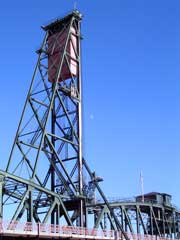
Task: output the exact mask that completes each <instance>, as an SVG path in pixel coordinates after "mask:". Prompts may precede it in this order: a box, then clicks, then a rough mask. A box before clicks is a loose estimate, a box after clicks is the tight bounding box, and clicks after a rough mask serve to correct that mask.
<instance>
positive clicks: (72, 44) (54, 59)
mask: <svg viewBox="0 0 180 240" xmlns="http://www.w3.org/2000/svg"><path fill="white" fill-rule="evenodd" d="M73 33H74V34H73ZM75 33H76V32H75V29H74V28H71V34H70V38H69V41H68V44H67V53H68V54H69V56H68V57H67V59H68V61H69V67H68V65H67V63H66V60H65V59H64V61H63V65H62V71H61V75H60V77H59V79H58V81H62V80H66V79H68V78H70V77H71V75H72V76H76V75H77V67H78V66H77V62H76V59H77V55H76V53H77V37H76V35H75ZM67 35H68V32H67V31H66V32H64V33H61V34H60V33H56V34H53V35H52V36H50V37H49V39H48V54H49V56H48V77H49V81H50V82H55V81H56V75H57V71H58V68H59V64H60V62H61V60H62V54H63V50H64V47H65V43H66V39H67Z"/></svg>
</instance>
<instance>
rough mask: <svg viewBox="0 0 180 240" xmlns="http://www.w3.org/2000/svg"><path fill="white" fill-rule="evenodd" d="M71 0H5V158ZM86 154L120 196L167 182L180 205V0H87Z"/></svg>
mask: <svg viewBox="0 0 180 240" xmlns="http://www.w3.org/2000/svg"><path fill="white" fill-rule="evenodd" d="M73 4H74V1H71V0H61V1H58V0H52V1H43V0H38V1H37V0H31V1H23V0H16V1H10V0H6V1H2V2H1V4H0V18H1V21H0V36H1V39H0V43H1V44H0V53H1V56H0V78H1V94H0V116H1V124H0V133H1V141H0V156H1V159H0V167H1V168H3V167H4V166H5V163H6V161H7V159H8V155H9V151H10V148H11V145H12V142H13V138H14V135H15V131H16V128H17V124H18V121H19V118H20V114H21V110H22V107H23V104H24V101H25V96H26V93H27V90H28V86H29V83H30V80H31V76H32V72H33V67H34V65H35V62H36V59H37V56H36V54H35V50H36V49H38V47H39V46H40V43H41V40H42V37H43V34H44V33H43V31H42V30H41V29H40V26H41V25H43V24H46V23H48V22H49V21H51V20H52V19H55V18H56V17H59V16H63V15H64V14H65V13H67V12H69V11H70V10H72V8H73ZM77 6H78V9H79V10H80V11H81V12H82V13H83V14H84V19H83V22H82V34H83V36H84V40H83V43H82V47H83V52H82V59H83V60H82V61H83V102H84V103H83V105H84V113H83V116H84V125H83V135H84V155H85V158H86V159H87V161H88V162H89V165H90V166H91V168H92V169H93V170H96V172H97V174H98V175H100V176H102V177H103V178H104V183H103V189H104V191H105V192H106V195H107V196H110V197H128V196H134V195H137V194H139V193H140V183H139V175H140V171H141V170H142V172H143V177H144V190H145V192H149V191H159V192H167V193H169V194H172V195H173V200H174V203H175V204H177V205H179V206H180V190H179V168H180V162H179V156H180V110H179V109H180V108H179V106H180V94H179V93H180V83H179V82H180V67H179V66H180V27H179V26H180V15H179V8H180V2H179V1H178V0H174V1H169V0H158V1H157V0H151V1H146V0H139V1H137V0H112V1H102V0H99V1H95V0H79V1H77Z"/></svg>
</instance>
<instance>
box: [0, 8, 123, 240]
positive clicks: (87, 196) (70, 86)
mask: <svg viewBox="0 0 180 240" xmlns="http://www.w3.org/2000/svg"><path fill="white" fill-rule="evenodd" d="M81 18H82V16H81V14H80V13H79V12H78V11H74V12H72V13H71V14H69V15H67V16H66V17H64V18H62V19H58V20H56V21H54V22H53V23H51V24H49V25H47V26H45V27H42V28H43V30H44V31H45V37H44V39H43V42H42V45H41V47H40V49H39V50H38V51H37V54H38V60H37V64H36V67H35V70H34V74H33V77H32V81H31V84H30V87H29V91H28V94H27V98H26V101H25V105H24V108H23V112H22V115H21V119H20V122H19V125H18V129H17V132H16V136H15V140H14V144H13V146H12V150H11V152H10V157H9V160H8V163H7V167H6V169H5V171H0V177H1V178H0V179H1V181H0V193H1V194H0V196H1V197H0V214H1V219H4V220H5V219H11V220H12V221H28V222H33V221H35V222H43V223H46V222H47V223H51V224H62V225H63V224H66V225H75V226H87V225H88V221H87V220H88V218H89V213H90V212H89V210H88V208H87V205H88V204H91V203H93V202H94V201H95V198H94V196H95V195H96V197H98V198H100V199H101V200H102V201H103V202H104V204H105V205H106V206H107V208H108V209H109V221H110V226H111V228H112V229H119V230H121V231H123V229H122V227H121V224H120V223H119V221H118V219H117V217H116V216H115V214H114V211H113V210H112V209H111V208H110V205H109V204H108V201H107V199H106V197H105V195H104V193H103V192H102V190H101V188H100V187H99V184H98V182H99V181H101V179H100V178H98V177H97V176H96V174H95V173H94V172H92V171H91V170H90V168H89V167H88V165H87V163H86V161H85V160H84V158H83V156H82V117H81V105H82V97H81V29H80V28H81V27H80V24H81ZM70 48H71V49H70ZM71 51H72V52H73V54H71ZM72 62H73V64H74V66H75V73H73V70H72V67H73V66H72ZM94 220H95V218H94V219H93V220H90V221H89V224H91V226H92V227H94V226H95V223H94ZM124 235H125V236H126V234H125V233H124ZM126 238H127V236H126Z"/></svg>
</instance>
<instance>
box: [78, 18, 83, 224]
mask: <svg viewBox="0 0 180 240" xmlns="http://www.w3.org/2000/svg"><path fill="white" fill-rule="evenodd" d="M78 30H79V37H78V52H79V71H78V92H79V103H78V136H79V153H78V154H79V156H78V160H79V163H78V164H79V174H78V175H79V194H80V195H82V194H83V162H82V77H81V35H80V32H81V23H80V22H78ZM83 205H84V204H83V200H80V226H81V227H83V226H84V219H83V218H84V206H83Z"/></svg>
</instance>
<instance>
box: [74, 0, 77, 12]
mask: <svg viewBox="0 0 180 240" xmlns="http://www.w3.org/2000/svg"><path fill="white" fill-rule="evenodd" d="M76 10H77V1H75V2H74V11H76Z"/></svg>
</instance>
